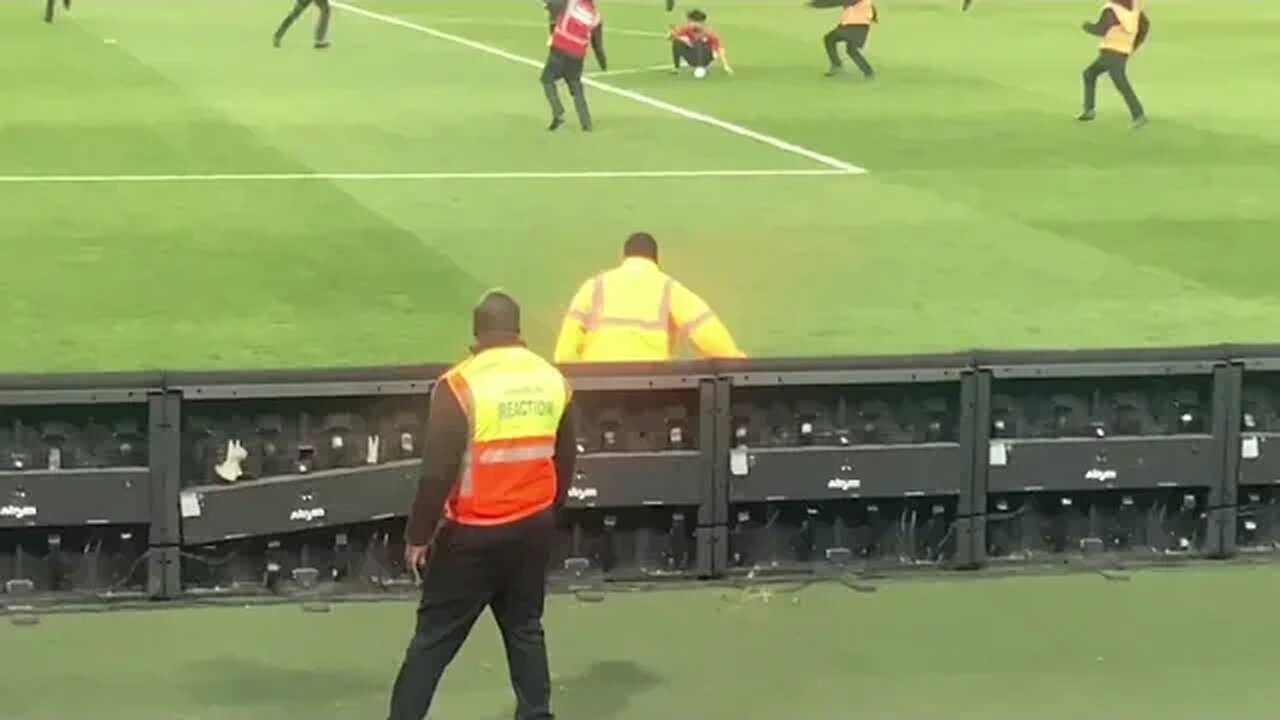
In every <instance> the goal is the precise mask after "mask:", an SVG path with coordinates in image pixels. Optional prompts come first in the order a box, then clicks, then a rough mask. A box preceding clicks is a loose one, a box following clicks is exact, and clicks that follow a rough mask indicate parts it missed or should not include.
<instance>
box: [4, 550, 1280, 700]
mask: <svg viewBox="0 0 1280 720" xmlns="http://www.w3.org/2000/svg"><path fill="white" fill-rule="evenodd" d="M1277 592H1280V570H1277V569H1276V568H1273V567H1260V568H1206V569H1185V570H1177V571H1171V572H1163V571H1149V572H1141V573H1137V574H1136V575H1135V576H1134V578H1133V580H1132V581H1131V582H1128V583H1112V582H1107V581H1105V580H1103V579H1101V578H1099V577H1098V576H1070V577H1040V578H1017V579H989V580H981V581H972V580H946V581H941V580H939V581H928V580H919V581H906V582H899V583H891V584H887V585H885V586H883V587H882V589H881V591H880V592H879V593H877V594H874V595H863V594H854V593H851V592H849V591H847V590H844V589H843V588H838V587H833V586H817V587H813V588H810V589H808V590H806V591H804V592H801V593H798V594H794V595H779V596H775V597H774V598H772V599H771V600H770V601H768V602H765V601H763V600H762V599H759V598H748V597H747V596H745V595H742V594H741V593H740V592H739V591H736V590H718V589H705V590H691V591H658V592H651V593H642V594H632V595H614V596H611V597H609V598H608V599H607V600H606V601H605V602H604V603H603V604H599V605H594V604H592V605H587V604H579V603H577V602H575V601H573V600H570V599H567V598H563V597H560V598H555V599H554V600H553V601H552V602H551V604H550V607H549V609H548V615H547V632H548V638H549V643H550V649H551V654H552V672H553V685H554V688H555V702H556V704H557V709H558V711H559V714H560V717H561V718H563V720H640V719H642V718H643V719H646V720H651V719H652V718H699V719H701V720H721V719H723V720H776V719H777V718H851V719H853V718H896V719H898V720H943V719H945V720H969V719H972V720H986V719H989V718H1009V719H1010V720H1013V719H1016V718H1027V719H1031V718H1034V719H1035V720H1078V719H1079V718H1106V719H1117V720H1122V719H1123V720H1128V719H1137V718H1162V719H1163V720H1192V719H1196V720H1203V719H1204V718H1231V719H1232V720H1251V719H1253V718H1258V719H1262V718H1273V717H1275V692H1274V678H1275V674H1276V672H1277V671H1280V664H1278V660H1277V656H1276V654H1275V652H1274V643H1273V642H1272V639H1273V637H1274V634H1273V633H1269V632H1268V630H1269V629H1270V628H1273V627H1274V625H1275V615H1274V609H1275V608H1274V598H1275V597H1276V594H1277ZM412 619H413V613H412V606H411V605H409V604H406V603H391V604H376V605H339V606H336V607H335V608H334V610H333V612H332V613H331V614H328V615H314V614H306V613H303V612H300V611H299V609H298V608H297V607H294V606H290V607H271V608H262V607H259V608H253V609H236V608H228V609H200V610H184V611H160V612H151V613H128V614H125V613H121V614H113V615H69V616H57V617H52V618H46V619H45V620H44V622H43V623H42V624H41V625H39V626H36V627H12V626H10V625H8V624H4V625H0V648H3V651H0V677H3V678H4V679H5V685H4V686H5V687H6V688H7V689H6V691H5V710H4V716H5V718H6V719H7V720H52V719H54V718H57V720H79V719H81V718H83V719H84V720H89V719H90V718H92V720H161V719H165V720H167V719H169V718H186V719H188V720H263V719H265V718H327V719H332V720H345V719H347V718H350V719H353V720H354V719H355V718H365V719H367V718H376V717H380V716H383V714H384V713H385V708H386V704H385V703H386V700H387V692H388V690H389V688H390V685H391V681H392V680H393V678H394V676H395V672H396V668H397V666H398V663H399V661H400V658H401V653H402V650H403V647H404V645H405V643H406V642H407V641H408V633H409V632H410V631H411V628H412ZM511 702H512V701H511V697H510V690H509V689H508V686H507V681H506V668H505V663H504V660H503V655H502V649H501V644H500V643H499V641H498V638H497V631H496V628H495V626H494V625H493V623H492V621H490V620H489V619H488V618H487V617H486V619H484V620H483V621H482V622H481V623H480V624H478V625H477V626H476V630H475V632H474V633H473V634H472V638H471V640H470V641H469V642H468V644H467V645H466V646H465V647H464V649H463V652H462V654H461V655H460V656H459V658H458V660H457V661H456V662H455V663H454V665H453V666H452V668H451V669H450V671H449V673H448V674H446V676H445V680H444V683H443V684H442V686H441V690H440V695H439V697H438V702H437V704H436V707H435V709H434V717H436V718H445V719H447V718H475V719H478V720H502V719H503V718H508V717H510V714H509V713H510V706H511Z"/></svg>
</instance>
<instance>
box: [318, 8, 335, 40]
mask: <svg viewBox="0 0 1280 720" xmlns="http://www.w3.org/2000/svg"><path fill="white" fill-rule="evenodd" d="M315 3H316V7H318V8H319V9H320V19H319V20H318V21H316V47H317V48H326V47H329V17H330V15H331V14H332V12H333V9H332V8H331V7H329V0H315Z"/></svg>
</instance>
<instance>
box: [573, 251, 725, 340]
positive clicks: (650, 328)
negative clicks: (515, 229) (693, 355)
mask: <svg viewBox="0 0 1280 720" xmlns="http://www.w3.org/2000/svg"><path fill="white" fill-rule="evenodd" d="M686 338H687V339H688V340H689V341H690V343H691V344H692V345H693V346H694V347H695V348H696V349H697V351H698V353H699V354H700V355H702V356H704V357H711V358H741V357H745V355H744V354H743V353H742V351H741V350H739V349H738V346H737V344H736V343H735V342H734V340H733V337H732V336H731V335H730V334H729V330H728V329H727V328H725V326H724V324H723V323H722V322H721V321H720V319H719V318H718V317H716V314H715V313H714V312H713V311H712V310H711V308H710V306H708V305H707V303H706V302H704V301H703V300H702V298H700V297H698V296H697V295H695V294H694V293H693V292H691V291H690V290H689V289H687V288H685V287H684V286H683V285H681V284H680V283H678V282H676V281H675V280H673V279H672V278H671V277H669V276H668V275H667V274H666V273H664V272H662V270H660V269H659V268H658V265H657V264H656V263H654V262H653V261H651V260H647V259H644V258H627V259H626V260H625V261H623V263H622V265H621V266H619V267H617V268H614V269H613V270H609V271H607V272H604V273H601V274H600V275H597V276H595V277H594V278H592V279H591V280H588V281H587V282H586V283H585V284H584V285H583V286H582V288H581V289H579V290H578V294H577V295H575V296H574V298H573V301H572V303H571V305H570V307H569V312H568V313H567V314H566V315H565V319H564V325H563V326H562V327H561V330H560V338H559V340H558V341H557V342H556V352H555V360H556V362H558V363H605V362H669V361H670V360H671V358H672V355H673V354H674V352H675V349H676V348H677V347H678V345H679V343H680V341H681V340H683V339H686Z"/></svg>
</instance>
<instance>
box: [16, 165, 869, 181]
mask: <svg viewBox="0 0 1280 720" xmlns="http://www.w3.org/2000/svg"><path fill="white" fill-rule="evenodd" d="M856 174H858V173H852V172H849V171H847V170H835V169H813V170H583V171H580V172H575V171H567V172H435V173H211V174H203V175H198V174H190V175H186V174H170V175H0V184H10V185H39V184H58V183H63V184H126V183H160V184H164V183H175V184H176V183H217V182H302V181H307V180H323V181H330V182H430V181H441V180H449V181H454V180H630V179H636V180H643V179H662V178H727V177H743V178H749V177H828V176H832V175H856Z"/></svg>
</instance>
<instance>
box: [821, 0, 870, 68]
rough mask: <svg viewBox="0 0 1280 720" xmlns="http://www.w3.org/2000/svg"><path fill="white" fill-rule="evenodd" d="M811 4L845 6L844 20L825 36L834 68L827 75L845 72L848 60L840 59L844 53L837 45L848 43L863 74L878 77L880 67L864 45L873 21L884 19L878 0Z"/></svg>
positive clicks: (832, 0) (847, 48)
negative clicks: (874, 64)
mask: <svg viewBox="0 0 1280 720" xmlns="http://www.w3.org/2000/svg"><path fill="white" fill-rule="evenodd" d="M809 5H810V6H812V7H816V8H830V7H841V8H843V10H841V15H840V24H839V25H837V26H836V28H835V29H834V30H832V31H831V32H829V33H827V34H826V35H824V36H823V37H822V44H823V45H824V46H825V47H826V49H827V59H828V60H830V61H831V69H830V70H827V77H832V76H835V75H839V74H840V73H842V72H844V64H843V63H841V62H840V53H839V52H838V51H837V50H836V46H837V45H839V44H840V43H842V42H843V43H844V49H845V52H846V53H848V54H849V59H850V60H852V61H853V64H854V65H857V66H858V69H859V70H861V71H862V76H863V77H865V78H866V79H868V80H874V79H875V76H876V71H875V70H874V69H872V67H871V63H869V62H867V59H866V58H865V57H863V56H862V47H863V46H864V45H866V44H867V35H868V34H870V32H871V24H872V23H876V22H880V17H879V15H878V14H877V13H876V5H875V0H809Z"/></svg>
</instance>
